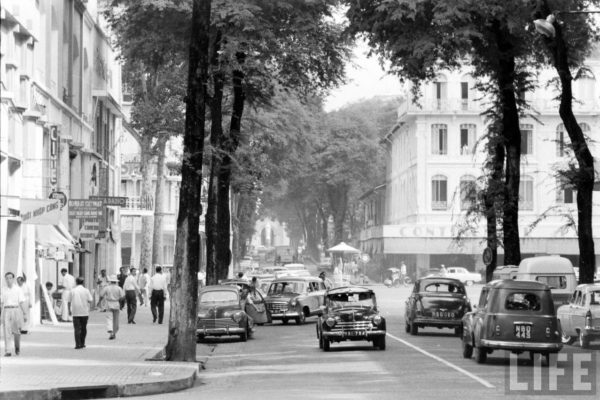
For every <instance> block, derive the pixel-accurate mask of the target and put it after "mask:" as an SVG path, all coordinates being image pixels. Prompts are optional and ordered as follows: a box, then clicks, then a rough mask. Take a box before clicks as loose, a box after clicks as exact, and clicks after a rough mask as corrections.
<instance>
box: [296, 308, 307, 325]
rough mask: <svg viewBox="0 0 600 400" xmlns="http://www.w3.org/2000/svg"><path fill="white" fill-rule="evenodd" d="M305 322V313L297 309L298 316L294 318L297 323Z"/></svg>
mask: <svg viewBox="0 0 600 400" xmlns="http://www.w3.org/2000/svg"><path fill="white" fill-rule="evenodd" d="M305 322H306V315H304V311H303V310H298V317H297V318H296V324H297V325H303V324H304V323H305Z"/></svg>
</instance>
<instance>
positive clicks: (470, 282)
mask: <svg viewBox="0 0 600 400" xmlns="http://www.w3.org/2000/svg"><path fill="white" fill-rule="evenodd" d="M465 283H466V284H467V286H473V284H474V283H475V282H473V281H467V282H465Z"/></svg>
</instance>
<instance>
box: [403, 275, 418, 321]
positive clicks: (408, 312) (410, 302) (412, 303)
mask: <svg viewBox="0 0 600 400" xmlns="http://www.w3.org/2000/svg"><path fill="white" fill-rule="evenodd" d="M418 294H419V282H417V283H415V285H414V286H413V290H412V292H411V293H410V295H409V296H408V299H406V307H405V310H404V316H405V321H407V322H409V323H412V319H413V317H414V315H415V307H416V301H417V295H418Z"/></svg>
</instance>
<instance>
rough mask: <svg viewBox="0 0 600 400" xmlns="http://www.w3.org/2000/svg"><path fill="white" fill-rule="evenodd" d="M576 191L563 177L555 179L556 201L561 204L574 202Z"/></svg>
mask: <svg viewBox="0 0 600 400" xmlns="http://www.w3.org/2000/svg"><path fill="white" fill-rule="evenodd" d="M576 198H577V191H576V190H575V189H574V188H573V186H572V185H570V184H569V183H568V182H566V181H565V180H564V179H561V178H559V179H557V180H556V202H557V203H563V204H574V203H575V199H576Z"/></svg>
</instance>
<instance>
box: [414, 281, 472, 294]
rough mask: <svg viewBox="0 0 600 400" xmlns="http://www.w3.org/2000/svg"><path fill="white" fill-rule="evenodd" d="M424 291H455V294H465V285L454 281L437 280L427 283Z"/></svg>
mask: <svg viewBox="0 0 600 400" xmlns="http://www.w3.org/2000/svg"><path fill="white" fill-rule="evenodd" d="M423 291H424V292H427V293H454V294H465V290H464V288H463V287H461V286H458V285H454V284H452V283H442V282H435V283H429V284H425V288H424V289H423Z"/></svg>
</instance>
